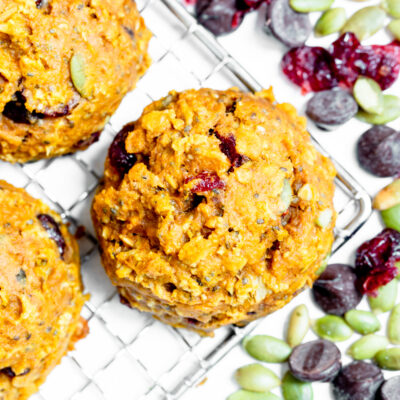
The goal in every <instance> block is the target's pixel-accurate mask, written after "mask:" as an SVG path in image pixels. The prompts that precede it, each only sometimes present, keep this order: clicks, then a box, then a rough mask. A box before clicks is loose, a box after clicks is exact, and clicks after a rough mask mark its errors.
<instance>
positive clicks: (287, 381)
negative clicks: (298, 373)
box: [282, 371, 314, 400]
mask: <svg viewBox="0 0 400 400" xmlns="http://www.w3.org/2000/svg"><path fill="white" fill-rule="evenodd" d="M282 394H283V398H284V399H285V400H313V398H314V394H313V389H312V386H311V383H309V382H302V381H299V380H298V379H296V378H295V377H294V376H293V375H292V374H291V373H290V372H289V371H288V372H286V374H285V376H284V377H283V380H282Z"/></svg>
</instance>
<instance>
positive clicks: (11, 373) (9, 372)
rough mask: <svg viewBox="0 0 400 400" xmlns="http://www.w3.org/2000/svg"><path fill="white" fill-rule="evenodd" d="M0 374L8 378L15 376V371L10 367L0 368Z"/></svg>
mask: <svg viewBox="0 0 400 400" xmlns="http://www.w3.org/2000/svg"><path fill="white" fill-rule="evenodd" d="M0 374H4V375H6V376H8V377H9V378H14V377H15V376H16V374H15V372H14V371H13V370H12V368H11V367H6V368H3V369H0Z"/></svg>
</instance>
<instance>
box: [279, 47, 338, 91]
mask: <svg viewBox="0 0 400 400" xmlns="http://www.w3.org/2000/svg"><path fill="white" fill-rule="evenodd" d="M331 64H332V63H331V55H330V54H329V52H328V51H327V50H325V49H324V48H322V47H310V46H301V47H297V48H294V49H291V50H289V51H288V52H287V53H286V54H285V55H284V57H283V59H282V69H283V72H284V74H285V75H286V76H287V77H288V78H289V79H290V80H291V81H292V82H293V83H295V84H296V85H298V86H300V87H301V89H302V92H303V93H308V92H310V91H314V92H319V91H321V90H327V89H332V88H333V87H335V86H337V85H338V81H337V79H336V77H335V76H334V73H333V70H332V65H331Z"/></svg>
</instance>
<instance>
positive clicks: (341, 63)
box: [329, 32, 361, 87]
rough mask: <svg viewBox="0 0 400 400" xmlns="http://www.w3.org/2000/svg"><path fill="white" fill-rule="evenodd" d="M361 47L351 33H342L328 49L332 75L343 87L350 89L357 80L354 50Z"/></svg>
mask: <svg viewBox="0 0 400 400" xmlns="http://www.w3.org/2000/svg"><path fill="white" fill-rule="evenodd" d="M360 46H361V43H360V41H359V40H358V39H357V37H356V35H355V34H354V33H352V32H347V33H344V34H343V35H342V36H340V37H339V39H337V40H336V41H334V42H333V43H332V45H331V46H330V48H329V53H330V54H331V57H332V66H333V70H334V74H335V76H336V77H337V79H338V80H339V81H340V83H341V84H342V85H343V86H345V87H352V86H353V85H354V82H355V81H356V80H357V78H358V75H359V73H358V71H357V70H355V66H354V62H355V61H356V60H355V59H354V57H355V53H356V50H357V49H359V47H360Z"/></svg>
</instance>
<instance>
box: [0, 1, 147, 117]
mask: <svg viewBox="0 0 400 400" xmlns="http://www.w3.org/2000/svg"><path fill="white" fill-rule="evenodd" d="M130 8H131V9H130ZM133 8H134V3H133V2H132V1H126V0H116V1H110V0H104V1H82V0H72V1H70V0H68V1H65V0H53V1H47V0H38V1H34V0H13V1H9V0H1V1H0V10H1V12H0V59H1V61H2V62H1V63H0V77H1V80H0V83H1V84H2V85H1V87H2V92H1V94H0V112H1V111H3V108H4V106H5V104H6V103H7V102H9V101H11V100H13V96H14V97H15V93H16V92H20V93H21V96H23V98H24V99H25V107H26V109H27V110H28V111H29V112H31V113H33V112H34V113H38V114H41V113H43V114H45V115H49V116H51V115H52V114H59V115H61V114H63V113H64V112H65V111H66V109H67V108H70V109H72V108H74V107H76V106H77V105H78V103H79V102H80V101H81V99H80V97H81V96H80V94H81V95H82V97H84V98H86V99H94V98H97V97H101V96H104V95H105V94H106V93H107V91H108V86H109V82H110V80H111V81H114V80H115V76H119V75H120V74H121V72H124V71H121V65H124V64H125V63H126V61H127V60H128V59H129V61H131V60H130V57H131V53H132V52H133V51H134V49H135V41H134V40H132V36H134V34H135V30H136V26H135V24H136V21H135V20H133V19H132V18H127V16H129V14H130V13H131V12H132V9H133ZM113 46H116V47H117V48H118V49H120V51H117V49H114V48H113ZM99 49H103V53H99ZM121 49H125V51H121ZM117 52H118V59H115V58H113V57H110V56H109V53H117ZM74 55H75V56H77V55H78V56H79V57H80V59H81V63H82V66H83V70H82V71H80V72H79V71H77V67H76V66H75V67H72V68H71V59H72V57H73V56H74ZM73 68H75V74H76V75H78V74H79V73H80V74H84V75H85V79H84V80H85V82H84V84H83V85H82V89H81V90H80V92H81V93H79V90H77V88H76V87H75V86H74V84H73V76H72V75H73V73H74V71H73V70H72V71H71V69H73ZM140 68H141V66H140V65H139V64H138V69H139V70H140ZM125 72H126V71H125ZM100 77H101V79H99V78H100ZM127 78H128V80H127V81H126V82H125V84H126V85H127V86H128V87H131V86H132V85H133V83H134V79H135V78H136V76H135V74H131V75H130V76H129V75H128V76H127ZM65 83H67V84H65ZM65 113H66V112H65ZM54 116H55V115H54Z"/></svg>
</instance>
